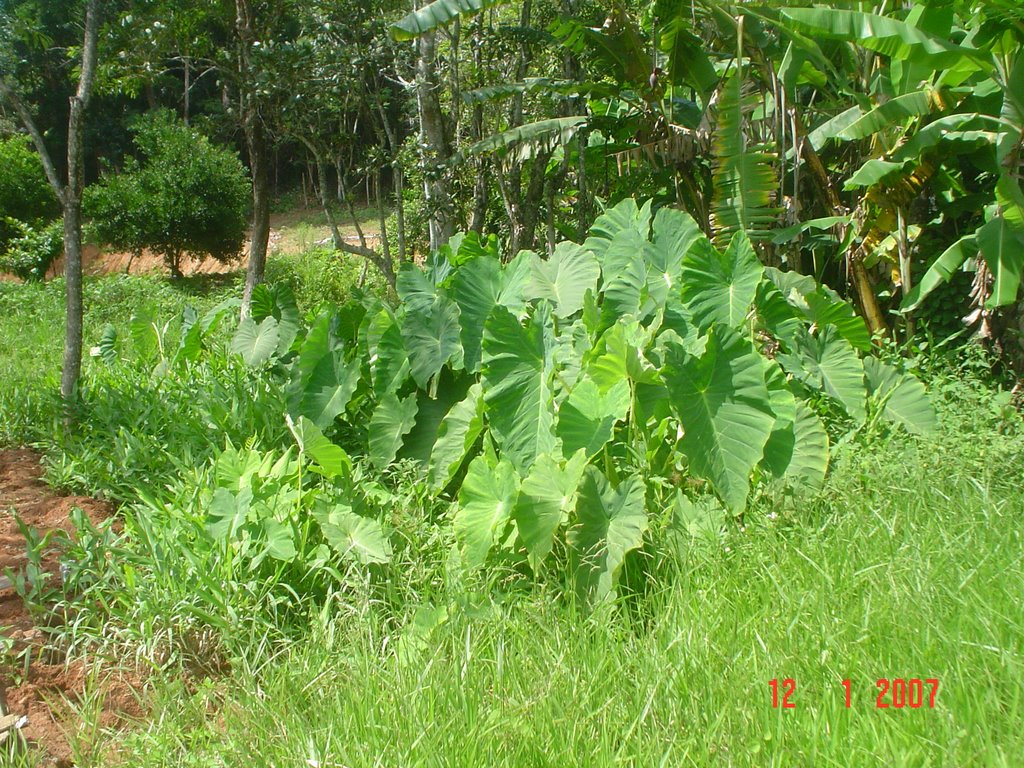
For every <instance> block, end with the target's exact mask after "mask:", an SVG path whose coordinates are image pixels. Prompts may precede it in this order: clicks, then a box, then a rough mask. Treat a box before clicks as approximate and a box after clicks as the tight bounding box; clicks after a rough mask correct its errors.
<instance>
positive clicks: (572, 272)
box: [528, 240, 601, 318]
mask: <svg viewBox="0 0 1024 768" xmlns="http://www.w3.org/2000/svg"><path fill="white" fill-rule="evenodd" d="M530 267H531V275H532V279H531V281H530V287H529V294H528V295H529V297H530V298H531V299H547V300H548V301H550V302H551V305H552V306H553V307H554V312H555V315H556V316H558V317H562V318H565V317H569V316H570V315H574V314H576V313H577V312H579V311H580V310H581V309H582V308H583V297H584V295H585V294H586V292H587V291H588V290H591V291H593V290H596V289H597V279H598V278H599V277H600V276H601V269H600V267H599V266H598V264H597V259H596V258H595V257H594V254H592V253H591V252H590V251H588V250H586V249H585V248H583V247H582V246H580V245H577V244H576V243H572V242H569V241H567V240H566V241H563V242H561V243H559V244H558V245H557V246H555V251H554V253H552V254H551V257H550V258H548V259H542V258H541V257H540V256H537V255H534V256H533V258H532V259H531V260H530Z"/></svg>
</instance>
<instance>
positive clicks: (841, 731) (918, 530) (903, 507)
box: [115, 431, 1024, 767]
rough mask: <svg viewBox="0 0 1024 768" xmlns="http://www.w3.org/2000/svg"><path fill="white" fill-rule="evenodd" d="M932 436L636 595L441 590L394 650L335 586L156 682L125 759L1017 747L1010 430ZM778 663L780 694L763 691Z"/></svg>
mask: <svg viewBox="0 0 1024 768" xmlns="http://www.w3.org/2000/svg"><path fill="white" fill-rule="evenodd" d="M942 437H943V439H937V440H935V441H929V442H922V443H910V444H905V445H901V444H898V443H895V442H890V443H888V444H885V445H881V444H870V445H862V446H858V447H857V448H856V450H854V449H853V446H851V447H850V448H849V449H848V450H846V451H845V452H844V453H842V454H841V456H840V459H839V461H838V464H837V466H836V468H835V472H834V473H833V474H832V476H831V479H830V481H829V485H828V488H827V493H826V495H825V497H824V498H823V499H822V500H820V501H817V502H815V503H811V504H809V505H798V506H796V507H793V508H790V509H789V510H788V511H786V510H785V509H780V510H777V511H776V517H775V519H774V520H772V519H770V517H769V516H770V515H772V511H771V510H772V508H771V507H769V506H763V507H762V508H761V509H760V510H759V511H758V512H757V514H755V515H752V516H751V519H750V520H749V521H748V525H747V527H746V529H745V531H738V530H737V531H734V532H732V533H731V534H730V535H729V536H728V537H727V538H726V539H725V540H724V541H722V542H721V543H720V544H719V545H718V546H715V545H697V546H695V547H694V549H693V550H692V551H691V552H690V553H689V555H688V556H687V557H686V558H685V559H684V560H683V564H682V566H681V567H680V568H678V570H677V571H676V572H675V575H674V576H672V577H669V576H668V573H667V572H666V574H665V579H664V581H663V582H662V583H663V586H662V588H661V589H660V591H659V592H657V593H655V594H652V595H648V596H646V597H645V598H643V600H642V601H641V604H640V606H639V610H637V609H635V608H633V609H631V608H625V607H624V608H622V609H620V610H619V611H617V612H616V615H614V616H612V615H606V614H600V615H596V616H590V617H586V616H583V615H581V614H580V613H579V612H577V611H575V610H573V609H572V608H571V607H568V606H564V605H561V604H559V603H557V602H555V601H553V600H550V599H548V598H546V597H545V596H544V595H543V594H535V595H533V596H531V597H528V598H526V599H516V600H509V601H507V602H505V603H504V604H502V603H501V602H500V601H499V602H496V603H487V604H486V606H485V607H483V608H481V607H480V606H479V603H474V604H475V605H476V607H475V608H472V609H460V608H458V607H457V606H458V605H459V601H460V598H459V597H458V596H455V597H453V596H451V595H449V597H448V600H449V601H450V604H451V606H452V607H451V609H450V611H449V613H450V617H449V619H448V621H447V622H446V623H444V624H442V625H440V626H439V627H438V628H436V629H434V630H433V632H432V633H431V634H429V635H428V636H427V637H426V638H425V640H426V642H423V643H421V646H422V647H420V648H418V649H417V648H416V647H415V646H410V647H412V648H414V651H413V652H412V653H404V652H403V653H402V654H396V652H395V649H396V648H397V647H400V645H399V644H400V643H403V642H405V641H403V640H402V639H401V638H402V637H403V635H404V634H405V633H406V632H408V630H403V629H401V628H397V627H395V626H394V625H392V624H391V623H389V622H386V621H382V620H381V619H379V618H377V617H378V616H379V613H380V612H379V611H378V610H377V608H376V606H374V605H373V604H371V603H368V602H361V601H360V599H359V598H358V597H349V598H347V599H344V600H340V599H339V601H338V603H337V604H336V605H335V606H334V607H333V610H332V611H331V612H330V613H329V617H328V618H326V619H324V620H322V621H320V622H317V623H316V626H315V627H314V629H313V630H312V634H310V635H309V636H308V637H307V638H305V639H304V640H302V641H300V642H298V643H296V644H294V645H292V646H290V647H287V648H285V649H284V650H283V651H279V652H278V653H277V654H270V653H261V652H259V651H253V652H252V653H251V654H249V655H248V656H246V657H243V658H240V659H237V660H236V662H235V670H234V672H233V674H231V675H230V676H229V677H228V678H227V679H220V680H215V681H212V682H211V681H208V682H206V683H205V684H203V685H201V686H200V689H199V691H198V693H186V692H185V691H184V689H183V687H182V686H181V685H180V684H179V683H177V682H174V681H173V680H172V681H171V682H169V683H163V684H160V685H158V686H157V689H156V692H155V697H154V711H153V715H152V717H151V718H150V719H149V720H148V721H147V722H146V723H143V724H141V726H140V728H139V729H138V730H137V731H136V732H134V733H132V734H129V735H127V736H124V735H119V736H117V737H115V741H116V743H117V747H116V754H117V758H118V763H117V764H121V765H139V766H205V765H227V766H243V765H304V764H306V763H305V761H306V760H309V759H312V760H316V761H319V762H320V764H321V765H325V766H327V765H345V766H353V767H355V766H376V765H402V766H411V765H425V766H435V765H436V766H463V765H507V766H523V765H538V766H542V765H551V766H564V765H580V766H589V765H637V766H658V765H665V766H684V765H692V766H704V765H736V766H747V765H749V766H765V765H778V766H791V765H808V766H874V765H879V766H882V765H885V766H890V765H900V766H903V765H906V766H919V765H920V766H926V765H934V766H968V765H979V766H980V765H985V766H999V765H1006V766H1011V765H1017V764H1019V762H1018V761H1019V757H1020V755H1022V754H1024V687H1022V686H1021V683H1020V681H1021V680H1022V679H1024V603H1022V601H1021V599H1020V598H1021V595H1024V568H1022V562H1021V560H1022V553H1024V540H1022V534H1021V528H1022V525H1021V523H1022V522H1024V503H1022V499H1021V496H1020V493H1019V490H1018V488H1017V487H1016V486H1017V483H1018V481H1019V477H1020V476H1021V472H1022V469H1024V464H1022V458H1021V455H1020V450H1019V449H1020V441H1019V438H1017V437H1001V436H999V435H993V436H992V439H991V440H990V442H991V443H992V452H991V453H989V454H988V455H987V456H985V455H982V456H979V457H977V458H975V457H974V455H973V453H972V452H971V451H966V452H964V451H961V450H960V448H961V447H962V446H961V445H959V444H956V443H952V444H951V443H949V442H948V438H949V437H950V433H949V432H948V431H947V432H946V433H945V434H944V435H943V436H942ZM442 599H443V598H442ZM787 677H788V678H793V679H794V680H795V681H796V686H797V687H796V693H795V695H794V696H793V699H792V700H793V701H794V702H795V703H796V709H794V710H782V709H774V708H772V706H771V693H770V689H769V686H768V684H769V680H771V679H773V678H777V679H783V678H787ZM878 678H905V679H909V678H938V679H939V680H940V689H939V693H938V696H937V702H936V707H935V709H928V708H927V706H926V707H925V708H922V709H909V708H903V709H894V708H890V709H885V710H883V709H878V708H876V693H877V691H876V680H877V679H878ZM843 679H850V680H851V681H852V685H853V696H852V706H851V707H850V709H846V707H845V706H844V695H843V689H842V687H841V684H840V683H841V681H842V680H843Z"/></svg>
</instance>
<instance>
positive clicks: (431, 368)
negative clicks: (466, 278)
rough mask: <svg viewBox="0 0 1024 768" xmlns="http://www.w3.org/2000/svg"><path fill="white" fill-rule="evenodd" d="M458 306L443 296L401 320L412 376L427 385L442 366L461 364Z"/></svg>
mask: <svg viewBox="0 0 1024 768" xmlns="http://www.w3.org/2000/svg"><path fill="white" fill-rule="evenodd" d="M460 335H461V328H460V326H459V306H458V304H456V303H455V302H454V301H452V300H451V299H449V298H446V297H444V296H437V297H436V298H435V299H434V301H432V302H431V303H430V304H424V305H422V306H419V307H418V308H416V309H411V310H410V311H408V312H407V313H406V315H405V317H404V318H403V321H402V338H403V339H404V341H405V348H406V350H407V351H408V354H409V362H410V363H411V366H412V378H413V380H414V381H415V382H416V385H417V386H419V387H421V388H423V389H425V388H426V387H427V385H428V383H429V382H430V380H431V379H433V378H434V377H435V376H437V374H438V373H440V372H441V369H442V368H443V367H444V366H445V365H446V364H450V365H451V367H452V370H458V369H460V368H462V361H463V352H462V341H461V338H460Z"/></svg>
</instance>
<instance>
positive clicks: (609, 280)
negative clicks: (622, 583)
mask: <svg viewBox="0 0 1024 768" xmlns="http://www.w3.org/2000/svg"><path fill="white" fill-rule="evenodd" d="M780 286H781V287H780ZM784 291H785V292H784ZM398 294H399V297H400V302H399V303H398V305H397V306H395V307H394V308H391V307H388V306H385V305H382V304H381V303H379V302H365V303H364V304H362V305H359V306H355V307H350V308H348V309H346V310H344V311H343V312H340V313H335V314H333V315H332V314H330V313H326V314H322V315H320V316H319V318H317V319H316V320H315V322H314V324H313V325H312V326H310V327H309V328H308V329H299V330H298V331H297V332H296V333H295V334H289V336H288V343H282V342H281V340H280V339H279V338H278V327H279V326H278V322H279V320H278V318H284V317H285V315H286V314H287V312H286V305H287V304H288V302H290V297H280V296H279V297H277V298H275V299H273V300H271V299H270V298H268V299H267V301H266V302H256V303H255V304H254V306H257V305H259V304H261V303H266V304H267V307H268V308H267V309H266V310H264V311H263V313H262V314H264V315H265V318H263V319H260V317H259V316H258V315H254V317H253V318H252V319H251V320H249V321H244V322H243V323H242V325H240V326H239V328H238V330H237V331H236V332H235V337H234V340H233V342H232V349H233V350H234V351H236V352H238V353H239V354H241V355H242V357H243V359H244V360H246V362H247V363H248V364H249V365H250V366H252V367H255V368H261V367H264V366H267V365H270V366H271V367H283V372H284V376H285V378H286V379H287V380H289V381H290V382H291V383H290V385H289V391H290V395H289V410H290V414H291V417H292V418H293V419H298V418H299V416H307V417H309V418H314V419H317V420H318V425H319V426H320V427H321V428H323V429H325V430H330V429H332V428H338V429H340V431H341V432H342V433H344V434H346V435H348V436H349V437H348V438H346V442H345V443H344V447H345V448H346V450H349V451H352V452H354V454H356V455H360V454H361V455H364V456H366V457H367V458H368V459H369V461H370V462H371V463H372V464H373V466H375V467H376V468H377V469H378V470H386V469H387V468H388V467H390V466H393V465H394V463H395V462H396V461H398V460H399V459H402V460H405V459H411V460H413V461H414V463H415V465H416V466H417V467H418V472H419V473H420V474H421V476H422V477H425V478H428V479H429V487H430V488H431V489H432V490H433V492H434V493H435V494H437V493H441V492H448V493H450V494H451V495H452V496H454V497H455V498H457V502H456V508H455V512H454V518H453V519H454V523H455V535H456V538H457V540H458V541H459V543H460V550H461V553H462V558H463V563H464V565H466V566H468V567H471V568H476V567H478V566H480V565H482V564H484V563H485V562H487V561H488V559H489V558H490V557H492V556H493V557H494V558H504V559H507V558H511V561H512V562H519V563H521V564H522V566H523V567H528V568H529V569H530V570H531V571H532V572H533V573H534V575H535V576H536V575H539V574H540V572H541V569H542V568H543V565H544V562H545V560H547V559H548V558H550V557H552V554H551V553H552V552H556V551H557V552H559V553H567V554H568V555H569V560H563V563H564V564H565V565H569V564H570V561H571V562H572V563H575V565H574V566H573V569H574V571H575V572H576V574H577V579H576V580H577V585H578V586H579V587H580V594H581V595H582V596H584V597H586V599H587V600H593V601H601V600H605V599H607V598H610V597H611V596H612V595H613V593H614V587H615V585H616V583H617V581H618V577H619V574H620V571H621V568H622V567H623V565H624V563H625V562H626V561H627V560H628V555H629V553H630V552H632V551H634V550H636V549H637V548H638V547H640V546H641V545H642V544H643V542H644V537H645V532H646V531H648V530H650V531H651V535H654V536H658V535H660V534H661V529H660V528H659V527H658V526H655V525H653V524H652V523H651V522H650V521H649V520H648V518H647V517H646V515H648V514H650V512H649V510H653V509H658V508H659V506H661V505H663V504H666V503H667V502H666V499H667V497H670V496H671V495H672V493H673V492H674V491H673V486H674V485H677V484H678V483H679V479H680V477H681V476H687V475H689V476H690V477H691V478H692V481H693V482H694V483H696V484H698V485H700V484H701V483H702V482H703V483H706V484H707V486H706V487H707V489H708V490H710V491H711V492H713V493H715V494H717V495H718V497H719V498H720V499H721V500H722V501H723V502H724V503H725V505H726V507H727V509H728V510H729V511H731V512H733V513H741V512H742V511H743V510H744V508H745V507H746V506H747V503H748V499H749V498H750V495H751V490H752V489H753V488H754V487H755V486H756V483H758V482H759V481H772V482H776V483H778V484H780V485H782V486H789V487H791V488H792V489H793V490H794V491H803V490H804V489H805V488H807V489H809V490H813V489H814V488H816V487H819V486H820V485H821V482H822V479H823V476H824V473H825V469H826V467H827V465H828V455H829V450H828V439H827V437H826V431H825V428H824V426H823V425H822V424H821V422H820V420H819V418H818V416H817V415H815V413H816V411H818V410H820V411H821V412H822V413H827V412H829V409H830V408H831V409H838V410H839V411H840V412H844V413H845V415H846V417H847V418H848V419H849V420H850V422H851V423H852V424H854V425H855V426H856V425H861V424H864V423H865V421H866V419H867V417H868V415H869V413H870V414H871V416H872V424H874V423H876V422H877V421H878V420H892V421H895V422H898V423H902V424H904V425H905V426H907V427H908V428H909V429H912V430H915V431H924V430H927V429H928V428H929V426H930V420H929V418H928V414H929V413H930V412H931V406H930V405H929V403H928V399H927V396H926V395H925V393H924V391H923V388H921V387H920V385H919V384H916V385H915V380H914V379H913V378H912V377H907V376H906V375H905V374H903V373H900V372H899V371H897V370H896V369H891V370H890V369H883V368H880V367H878V366H875V367H873V368H871V374H870V375H867V374H866V372H865V368H864V363H863V362H862V360H861V357H860V354H859V352H858V351H857V348H856V347H854V345H853V344H852V343H851V342H850V341H848V340H847V338H846V337H847V336H848V337H849V338H851V339H854V340H855V341H857V342H858V344H860V343H863V342H866V334H865V332H864V330H863V328H859V329H858V328H857V323H858V322H859V321H857V320H856V317H855V316H854V314H853V311H852V309H851V308H850V307H849V306H848V305H846V304H844V303H843V302H842V301H841V300H840V299H839V298H838V297H837V296H835V294H833V293H831V292H830V291H827V290H825V289H822V288H820V287H819V286H817V285H816V284H815V283H814V281H813V280H812V279H811V278H808V277H803V276H799V275H790V274H786V273H778V272H775V271H769V272H766V271H765V270H764V269H763V268H762V267H761V264H760V262H759V261H758V260H757V258H756V257H755V256H754V252H753V249H752V247H751V245H750V242H749V240H748V239H747V238H746V237H745V235H743V234H742V233H740V234H738V235H736V236H735V237H734V238H733V240H732V242H731V243H730V245H729V247H728V249H727V250H726V251H725V252H724V253H723V252H720V251H719V250H718V249H716V248H715V246H714V245H713V244H712V243H711V242H710V241H709V240H708V239H707V238H706V237H705V236H703V235H702V234H700V232H699V228H698V227H697V226H696V224H695V223H694V222H693V221H692V220H690V219H689V218H688V217H687V216H685V214H681V213H678V212H672V211H662V212H658V214H657V215H654V216H652V214H651V207H650V205H649V204H647V205H644V206H642V207H641V206H637V204H636V203H635V202H634V201H632V200H628V201H626V202H624V203H622V204H620V205H619V206H616V207H614V208H610V209H609V210H608V211H606V212H605V214H604V215H602V216H601V217H600V218H599V219H598V221H597V223H596V224H595V226H594V228H593V229H592V230H591V233H590V237H589V238H588V239H587V240H586V242H585V243H584V244H583V245H578V244H574V243H569V242H566V243H562V244H560V245H559V246H558V247H557V248H556V249H555V251H554V254H553V255H552V256H551V257H550V259H543V258H541V257H540V256H538V255H537V254H535V253H531V252H524V253H522V254H520V255H519V256H518V257H517V258H516V259H514V260H512V261H511V262H509V263H508V264H504V265H503V264H501V262H500V261H499V260H498V256H497V253H496V252H495V251H493V250H491V249H488V248H482V247H479V244H478V243H477V242H476V241H475V240H473V239H472V238H469V237H467V238H461V237H460V238H456V239H454V240H453V242H452V243H451V244H450V245H449V246H448V247H447V248H444V249H442V250H441V251H440V252H439V253H438V254H436V255H435V256H434V257H432V259H431V260H430V261H429V262H428V264H427V266H426V268H425V269H419V268H417V267H414V266H412V265H405V266H404V267H403V269H402V271H401V273H400V274H399V280H398ZM463 312H465V316H463ZM481 326H482V337H481V336H480V332H481ZM292 339H294V341H292ZM328 339H332V340H330V341H328ZM478 340H479V341H478ZM478 343H479V344H480V347H479V352H477V346H476V345H477V344H478ZM769 346H775V347H777V351H776V354H775V356H774V357H770V356H768V355H766V354H765V353H764V349H765V348H767V347H769ZM467 349H468V350H469V353H470V354H469V356H467ZM477 355H479V360H480V367H479V372H477V371H476V370H475V369H476V362H475V360H476V358H477ZM314 370H318V371H320V373H319V374H316V375H314V373H313V372H314ZM357 378H358V381H356V379H357ZM313 390H316V391H317V392H320V393H321V397H320V399H321V401H325V402H329V403H331V407H330V408H329V409H327V410H324V411H321V410H320V409H313V410H311V411H305V412H303V411H302V410H301V409H300V408H299V407H298V404H299V403H301V402H305V401H306V400H305V399H306V398H308V397H310V396H311V393H312V392H313ZM869 398H870V399H869ZM869 406H870V410H869ZM836 428H838V429H841V428H840V427H836ZM588 465H589V466H590V468H589V469H586V467H587V466H588ZM585 469H586V471H585ZM588 473H589V474H588ZM595 473H597V474H595ZM586 478H590V479H589V480H587V479H586ZM581 483H585V484H586V483H589V485H585V486H583V485H580V484H581ZM584 487H585V489H586V493H585V494H584V493H583V490H584ZM580 494H583V495H580ZM595 504H597V508H599V509H604V510H605V513H604V517H601V516H600V515H597V513H596V512H594V511H593V510H594V505H595ZM594 515H597V516H596V517H595V516H594ZM562 556H563V554H560V555H559V557H562Z"/></svg>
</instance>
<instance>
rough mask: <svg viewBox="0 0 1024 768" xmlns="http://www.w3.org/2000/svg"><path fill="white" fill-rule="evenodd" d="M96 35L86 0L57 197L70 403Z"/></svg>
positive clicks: (76, 359) (77, 350)
mask: <svg viewBox="0 0 1024 768" xmlns="http://www.w3.org/2000/svg"><path fill="white" fill-rule="evenodd" d="M98 36H99V0H89V3H88V4H87V5H86V10H85V38H84V42H83V46H82V68H81V74H80V75H79V79H78V89H77V90H76V92H75V95H74V96H72V97H71V111H70V114H69V116H68V183H67V186H66V187H65V189H64V194H63V195H61V196H60V197H61V202H62V203H63V207H64V275H65V280H66V291H67V319H66V323H65V328H64V365H63V368H62V369H61V376H60V394H61V397H62V398H63V399H64V402H66V403H69V402H71V400H72V398H73V397H74V396H75V393H76V391H77V389H78V378H79V375H80V374H81V371H82V316H83V314H84V307H83V301H82V190H83V189H84V188H85V169H84V168H83V160H84V158H83V155H84V150H85V125H84V122H85V112H86V109H87V108H88V106H89V99H90V97H91V96H92V82H93V76H94V75H95V72H96V42H97V38H98Z"/></svg>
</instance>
